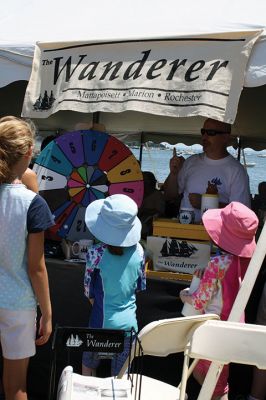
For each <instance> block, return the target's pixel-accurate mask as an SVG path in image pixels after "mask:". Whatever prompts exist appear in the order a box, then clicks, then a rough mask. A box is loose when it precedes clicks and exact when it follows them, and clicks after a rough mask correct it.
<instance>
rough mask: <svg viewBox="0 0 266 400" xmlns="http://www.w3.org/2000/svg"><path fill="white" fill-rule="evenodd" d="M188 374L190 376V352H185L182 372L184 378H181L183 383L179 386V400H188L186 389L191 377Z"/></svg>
mask: <svg viewBox="0 0 266 400" xmlns="http://www.w3.org/2000/svg"><path fill="white" fill-rule="evenodd" d="M190 373H191V372H190ZM188 374H189V355H188V351H187V350H185V352H184V362H183V370H182V378H181V382H180V384H179V386H180V396H179V400H185V398H186V387H187V380H188V377H189V375H188ZM179 386H178V387H179Z"/></svg>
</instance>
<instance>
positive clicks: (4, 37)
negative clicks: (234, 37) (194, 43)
mask: <svg viewBox="0 0 266 400" xmlns="http://www.w3.org/2000/svg"><path fill="white" fill-rule="evenodd" d="M265 27H266V2H265V1H264V0H253V1H252V2H250V1H249V0H223V1H221V2H217V1H213V0H190V1H189V2H185V1H181V0H165V1H163V2H162V1H161V0H135V1H134V2H127V1H125V0H112V1H109V0H98V1H94V2H92V1H88V0H87V1H86V0H75V2H72V1H69V0H46V1H45V2H39V1H36V0H9V1H7V2H5V3H4V5H3V7H2V10H1V15H0V68H1V69H0V71H1V74H0V86H4V85H6V84H8V83H10V82H13V81H15V80H28V79H29V75H30V70H31V61H32V57H33V52H34V45H35V43H36V41H41V42H50V41H51V42H60V41H64V42H67V41H82V40H85V41H102V40H109V41H110V40H123V39H136V38H140V39H143V38H146V39H147V38H170V37H177V36H186V35H197V34H205V33H206V34H207V33H217V32H232V31H243V30H244V31H245V30H256V29H264V28H265ZM265 83H266V36H265V35H264V36H263V37H262V39H261V40H260V41H259V43H257V44H256V45H255V48H254V50H253V53H252V55H251V59H250V62H249V65H248V69H247V74H246V79H245V86H259V85H262V84H265Z"/></svg>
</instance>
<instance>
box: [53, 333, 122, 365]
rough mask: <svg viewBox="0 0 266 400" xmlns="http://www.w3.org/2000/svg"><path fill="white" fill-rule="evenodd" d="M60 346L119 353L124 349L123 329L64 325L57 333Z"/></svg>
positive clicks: (104, 352)
mask: <svg viewBox="0 0 266 400" xmlns="http://www.w3.org/2000/svg"><path fill="white" fill-rule="evenodd" d="M58 336H59V339H58V340H60V342H61V346H62V345H63V346H64V347H65V348H67V349H69V348H71V349H72V350H74V349H77V350H84V351H91V352H101V353H103V354H104V357H102V358H107V357H106V354H108V353H109V354H114V353H121V352H122V351H123V349H124V338H125V331H123V330H116V329H90V328H71V327H65V328H64V329H62V333H60V334H59V335H58Z"/></svg>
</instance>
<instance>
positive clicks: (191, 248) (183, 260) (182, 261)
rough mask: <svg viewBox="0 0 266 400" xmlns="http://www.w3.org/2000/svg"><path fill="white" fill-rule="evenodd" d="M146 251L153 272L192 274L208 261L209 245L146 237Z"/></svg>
mask: <svg viewBox="0 0 266 400" xmlns="http://www.w3.org/2000/svg"><path fill="white" fill-rule="evenodd" d="M147 250H148V251H149V252H150V253H151V255H152V260H153V269H154V270H155V271H171V272H178V273H184V274H193V273H194V271H195V269H198V268H204V267H206V265H207V264H208V261H209V259H210V243H209V242H196V241H191V240H190V241H187V240H184V239H173V238H165V237H155V236H148V237H147Z"/></svg>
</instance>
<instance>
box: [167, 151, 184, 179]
mask: <svg viewBox="0 0 266 400" xmlns="http://www.w3.org/2000/svg"><path fill="white" fill-rule="evenodd" d="M184 161H185V159H184V157H177V155H174V156H173V157H172V158H171V159H170V163H169V168H170V173H172V174H174V175H177V174H178V172H179V171H180V169H181V168H182V165H183V164H184Z"/></svg>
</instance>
